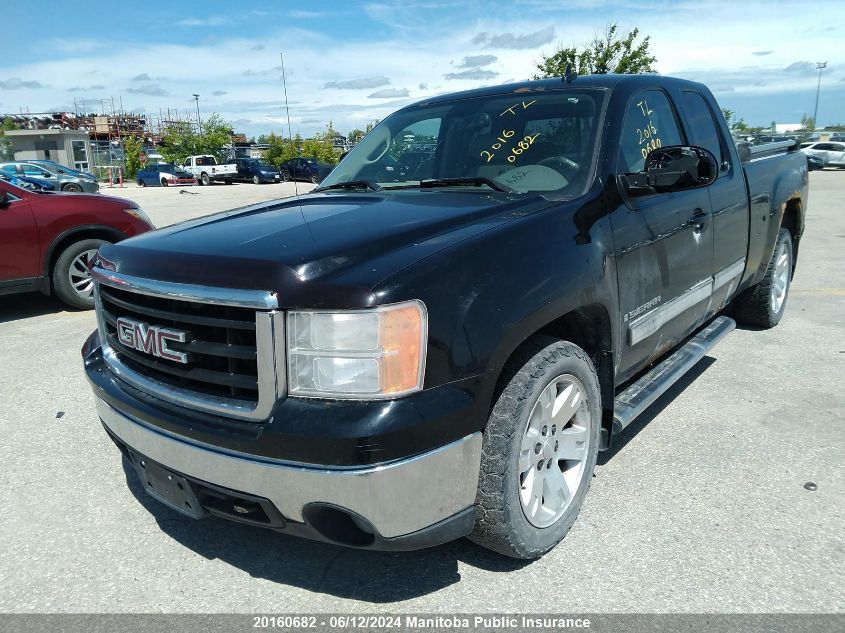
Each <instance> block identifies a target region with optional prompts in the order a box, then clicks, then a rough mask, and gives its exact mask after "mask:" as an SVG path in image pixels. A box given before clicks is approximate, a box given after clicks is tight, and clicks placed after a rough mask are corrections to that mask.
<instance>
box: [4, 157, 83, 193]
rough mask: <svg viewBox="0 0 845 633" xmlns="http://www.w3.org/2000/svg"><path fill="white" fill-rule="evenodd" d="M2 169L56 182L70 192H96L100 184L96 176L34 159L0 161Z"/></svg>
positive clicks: (8, 172) (58, 186) (62, 188)
mask: <svg viewBox="0 0 845 633" xmlns="http://www.w3.org/2000/svg"><path fill="white" fill-rule="evenodd" d="M0 171H4V172H6V173H7V174H11V175H13V176H28V177H33V178H41V179H42V180H47V181H49V182H53V183H56V188H57V189H61V190H62V191H67V192H69V193H75V192H82V191H84V192H85V193H96V192H97V191H98V190H99V188H100V185H99V184H97V180H96V179H95V178H89V177H87V176H83V175H81V174H79V175H74V174H68V173H64V171H59V170H57V169H51V168H50V166H48V165H42V164H39V163H36V162H32V161H15V162H11V163H0Z"/></svg>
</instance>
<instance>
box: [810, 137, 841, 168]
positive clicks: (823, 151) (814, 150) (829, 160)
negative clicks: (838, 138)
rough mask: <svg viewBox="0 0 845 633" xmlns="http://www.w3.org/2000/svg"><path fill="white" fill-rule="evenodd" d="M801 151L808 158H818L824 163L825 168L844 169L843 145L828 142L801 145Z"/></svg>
mask: <svg viewBox="0 0 845 633" xmlns="http://www.w3.org/2000/svg"><path fill="white" fill-rule="evenodd" d="M801 151H802V152H804V153H805V154H809V155H810V156H818V157H819V158H821V159H822V160H823V161H824V164H825V166H830V167H845V143H842V142H828V141H824V142H820V143H802V144H801Z"/></svg>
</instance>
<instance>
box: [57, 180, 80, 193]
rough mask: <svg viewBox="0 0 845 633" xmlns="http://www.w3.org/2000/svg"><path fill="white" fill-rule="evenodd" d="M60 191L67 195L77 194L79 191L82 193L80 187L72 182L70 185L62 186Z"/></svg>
mask: <svg viewBox="0 0 845 633" xmlns="http://www.w3.org/2000/svg"><path fill="white" fill-rule="evenodd" d="M62 191H67V192H68V193H79V192H80V191H82V187H80V186H79V185H77V184H76V183H73V182H72V183H70V184H67V185H64V186H63V187H62Z"/></svg>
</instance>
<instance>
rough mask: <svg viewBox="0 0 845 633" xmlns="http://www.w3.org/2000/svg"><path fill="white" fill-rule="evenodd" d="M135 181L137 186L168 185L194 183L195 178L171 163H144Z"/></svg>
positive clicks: (195, 181)
mask: <svg viewBox="0 0 845 633" xmlns="http://www.w3.org/2000/svg"><path fill="white" fill-rule="evenodd" d="M135 182H136V183H138V186H139V187H147V186H152V187H158V186H159V185H160V186H162V187H169V186H170V185H195V184H197V179H196V178H194V176H193V175H192V174H189V173H188V172H186V171H185V170H184V169H182V168H181V167H177V166H176V165H174V164H173V163H159V164H157V165H145V166H144V167H143V168H142V169H141V170H140V171H139V172H138V173H137V174H135Z"/></svg>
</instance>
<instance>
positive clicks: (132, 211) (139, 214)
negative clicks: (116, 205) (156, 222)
mask: <svg viewBox="0 0 845 633" xmlns="http://www.w3.org/2000/svg"><path fill="white" fill-rule="evenodd" d="M123 212H124V213H128V214H129V215H131V216H132V217H133V218H135V219H137V220H141V222H146V223H147V224H149V225H150V226H153V222H152V220H150V216H148V215H147V214H146V213H144V211H143V210H142V209H139V208H138V207H129V208H128V209H124V210H123Z"/></svg>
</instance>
